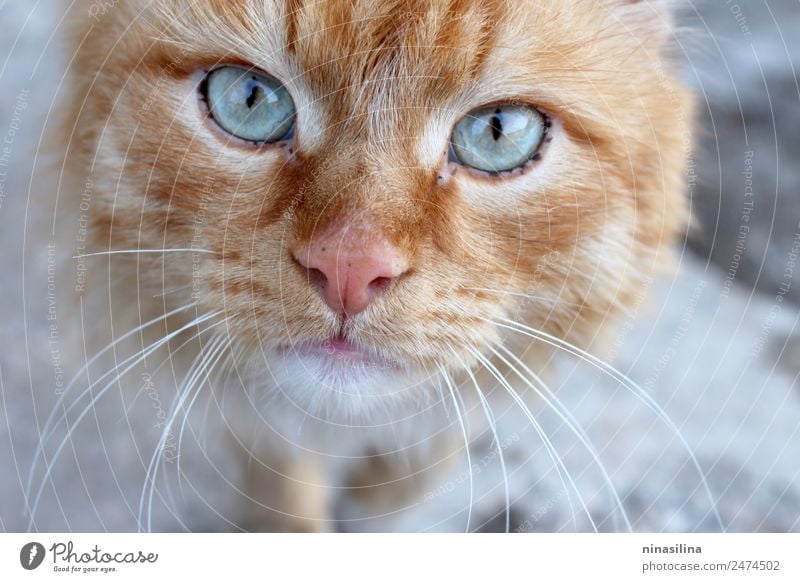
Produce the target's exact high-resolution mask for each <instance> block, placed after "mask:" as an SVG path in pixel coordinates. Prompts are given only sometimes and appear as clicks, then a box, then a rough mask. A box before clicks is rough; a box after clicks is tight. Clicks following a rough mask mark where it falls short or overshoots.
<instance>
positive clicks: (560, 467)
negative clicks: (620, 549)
mask: <svg viewBox="0 0 800 582" xmlns="http://www.w3.org/2000/svg"><path fill="white" fill-rule="evenodd" d="M470 351H471V352H472V353H473V355H475V357H476V358H478V360H479V361H480V362H481V363H482V364H483V365H484V366H485V367H486V369H487V370H489V372H490V373H491V374H492V375H493V376H494V377H495V378H497V380H498V381H499V382H500V384H501V386H503V388H505V390H506V392H508V394H509V396H511V398H512V399H513V400H514V401H515V402H516V403H517V405H518V406H519V407H520V409H521V410H522V412H523V413H524V414H525V416H526V417H527V418H528V421H529V422H530V423H531V425H533V428H534V430H536V433H537V434H538V435H539V438H541V439H542V443H544V446H545V449H546V450H547V452H548V454H549V455H550V458H551V459H552V460H553V463H554V464H555V466H556V471H557V472H558V476H559V479H560V480H561V485H562V487H564V490H565V492H566V493H567V500H568V501H569V503H570V507H571V508H572V501H571V497H570V495H569V488H568V487H567V484H566V483H565V482H564V475H565V476H566V478H567V480H568V481H569V483H570V486H571V487H572V490H573V491H574V492H575V495H577V497H578V500H579V501H580V502H581V506H582V507H583V511H584V512H585V513H586V517H587V518H588V519H589V522H590V523H591V525H592V529H593V530H594V531H595V533H597V525H596V524H595V523H594V519H593V518H592V514H591V512H590V511H589V508H588V507H587V506H586V503H585V501H584V500H583V497H582V496H581V494H580V490H579V489H578V487H577V485H576V484H575V481H574V480H573V479H572V476H571V475H570V473H569V471H568V470H567V467H566V466H565V465H564V461H563V460H562V459H561V456H560V455H559V454H558V451H557V450H556V449H555V447H554V446H553V444H552V443H551V442H550V439H549V438H547V435H546V434H545V432H544V430H543V429H542V427H541V426H540V425H539V423H538V422H537V421H536V418H535V417H534V416H533V413H531V411H530V409H529V408H528V405H527V404H525V401H524V400H523V399H522V398H521V397H520V395H519V394H517V393H516V391H515V390H514V389H513V388H512V387H511V385H510V384H509V383H508V380H506V379H505V378H504V377H503V375H502V374H501V373H500V371H499V370H498V369H497V368H496V367H495V366H494V365H493V364H492V363H491V362H490V361H489V360H488V358H486V357H485V356H484V355H483V354H482V353H481V352H480V351H479V350H477V349H475V348H470ZM562 471H563V475H562ZM572 513H573V524H574V526H575V529H577V527H578V524H577V518H576V517H575V510H574V509H573V510H572Z"/></svg>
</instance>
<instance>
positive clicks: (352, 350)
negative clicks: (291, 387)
mask: <svg viewBox="0 0 800 582" xmlns="http://www.w3.org/2000/svg"><path fill="white" fill-rule="evenodd" d="M278 351H279V352H280V353H282V354H284V355H291V356H294V357H296V358H299V359H300V360H316V361H321V362H325V363H332V364H333V363H336V362H338V363H341V364H343V365H353V366H357V367H360V368H367V369H368V368H373V369H393V368H394V369H400V368H405V367H406V366H405V364H404V363H403V362H400V361H398V360H396V359H392V358H390V357H388V356H386V355H384V354H381V353H379V352H378V351H376V350H374V349H371V348H367V347H364V346H361V345H359V344H357V343H355V342H353V341H351V340H349V339H347V338H346V337H345V336H344V335H342V334H338V335H336V336H334V337H331V338H329V339H326V340H324V341H308V342H302V343H299V344H294V345H291V346H288V345H287V346H283V347H281V348H279V350H278Z"/></svg>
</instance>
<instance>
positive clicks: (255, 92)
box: [245, 85, 263, 109]
mask: <svg viewBox="0 0 800 582" xmlns="http://www.w3.org/2000/svg"><path fill="white" fill-rule="evenodd" d="M262 93H263V91H262V90H261V87H259V86H258V85H255V86H254V87H253V89H252V90H251V91H250V95H249V96H248V97H247V101H245V103H247V106H248V107H249V108H251V109H252V108H253V104H254V103H255V102H256V99H258V98H259V97H260V96H261V94H262Z"/></svg>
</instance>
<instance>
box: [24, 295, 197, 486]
mask: <svg viewBox="0 0 800 582" xmlns="http://www.w3.org/2000/svg"><path fill="white" fill-rule="evenodd" d="M196 305H197V303H196V302H195V303H190V304H188V305H184V306H182V307H178V308H177V309H173V310H172V311H170V312H168V313H165V314H163V315H160V316H158V317H156V318H153V319H151V320H150V321H147V322H145V323H143V324H141V325H139V326H137V327H136V328H134V329H132V330H130V331H129V332H127V333H125V334H123V335H122V336H120V337H119V338H117V339H116V340H114V341H113V342H111V343H110V344H109V345H107V346H106V347H105V348H103V349H102V350H100V351H99V352H97V353H96V354H95V355H94V356H92V358H91V359H90V360H88V361H87V362H86V363H85V364H84V365H83V366H81V369H80V370H78V372H77V373H76V374H75V376H73V378H72V380H70V381H69V383H68V384H67V385H66V387H65V388H64V390H63V392H62V394H61V396H60V397H59V399H58V402H56V405H55V406H54V407H53V410H52V412H51V413H50V415H49V416H48V417H47V420H46V421H45V424H44V426H43V427H42V430H41V431H40V432H39V441H40V446H39V447H37V448H36V452H35V453H34V457H33V460H32V461H31V469H30V473H29V475H28V482H27V484H26V486H25V498H26V499H29V498H30V492H31V487H32V486H33V477H34V475H35V473H36V467H37V466H38V463H39V457H40V456H44V455H46V451H45V450H44V443H45V441H46V440H47V439H48V438H49V433H50V430H51V428H52V427H51V424H52V423H53V421H54V420H55V418H56V414H57V413H58V411H59V408H61V409H63V408H64V407H63V405H62V403H63V401H64V399H65V398H66V397H67V393H68V392H69V391H70V390H71V389H72V387H73V386H74V385H75V383H76V382H77V381H78V378H79V377H81V376H82V374H83V372H84V371H87V372H88V370H89V368H90V366H91V365H92V364H93V363H94V362H96V361H97V360H98V359H99V358H100V357H102V355H103V354H105V353H106V352H108V350H110V349H112V348H114V346H116V345H117V344H118V343H119V342H121V341H123V340H125V339H127V338H129V337H131V336H132V335H134V334H136V333H138V332H140V331H142V330H143V329H145V328H147V327H149V326H151V325H153V324H156V323H158V322H160V321H164V320H165V319H168V318H169V317H172V316H173V315H175V314H177V313H180V312H182V311H186V310H187V309H191V308H192V307H194V306H196ZM80 311H81V314H83V298H81V301H80ZM81 319H83V318H81ZM81 397H82V396H80V397H79V399H80V398H81ZM66 414H67V411H66V410H62V415H66ZM45 463H47V459H46V458H45Z"/></svg>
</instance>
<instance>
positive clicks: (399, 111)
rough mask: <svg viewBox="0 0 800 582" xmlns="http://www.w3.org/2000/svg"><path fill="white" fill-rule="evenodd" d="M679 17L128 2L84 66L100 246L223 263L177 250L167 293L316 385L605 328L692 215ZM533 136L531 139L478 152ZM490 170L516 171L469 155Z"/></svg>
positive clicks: (298, 1) (549, 6)
mask: <svg viewBox="0 0 800 582" xmlns="http://www.w3.org/2000/svg"><path fill="white" fill-rule="evenodd" d="M140 4H141V5H140ZM140 10H141V13H140ZM661 18H662V15H661V14H660V13H659V12H658V11H655V10H654V9H653V8H652V7H650V6H649V5H647V4H645V3H636V2H628V1H623V0H608V1H607V2H598V1H596V0H582V1H575V0H572V1H569V2H566V1H555V0H550V1H516V2H507V1H505V0H503V1H497V2H494V1H491V2H486V1H485V0H484V1H477V0H476V1H474V2H471V1H466V0H455V1H442V2H421V1H413V0H404V1H397V2H374V1H372V0H370V1H366V0H365V1H353V0H346V1H345V0H316V1H311V0H308V1H302V0H293V1H292V0H287V1H282V0H280V1H271V0H240V1H235V2H222V1H211V0H189V1H186V2H179V1H167V0H155V1H153V2H141V3H138V2H128V3H120V4H117V5H115V6H114V7H112V8H110V9H108V10H107V12H106V14H104V15H103V16H102V17H99V16H98V18H97V20H98V22H97V23H94V21H93V20H92V23H94V27H93V29H92V31H91V32H90V36H89V40H88V41H86V42H85V43H84V45H83V47H82V49H81V54H80V57H79V61H78V62H79V65H78V68H77V70H78V71H79V72H81V74H82V75H84V77H85V78H84V82H85V84H86V85H87V87H88V85H89V84H90V83H91V87H90V88H88V92H89V97H88V101H87V103H86V104H85V105H84V109H83V114H82V117H81V120H80V122H79V123H80V130H82V131H83V132H84V134H83V135H84V142H85V143H87V144H89V146H90V148H89V153H90V156H91V157H92V159H93V164H94V166H93V171H92V179H93V182H94V184H95V190H96V192H97V194H96V197H97V199H98V200H99V201H102V202H103V204H96V205H95V206H94V208H93V213H94V218H95V227H96V229H97V232H98V233H100V235H101V236H100V238H99V240H101V241H102V242H103V243H104V244H110V246H111V248H142V249H160V248H189V247H193V248H199V249H204V250H205V251H210V253H202V254H199V255H192V254H191V253H189V254H181V253H171V254H166V255H164V257H163V261H164V263H165V271H164V274H165V277H166V279H165V281H166V283H165V286H166V287H169V288H172V287H180V284H181V282H182V283H183V284H190V289H191V291H189V290H187V291H185V295H186V297H182V299H185V300H186V302H188V301H189V297H188V295H189V293H193V295H194V297H195V298H196V299H197V300H198V301H199V303H200V309H201V310H203V311H213V310H224V312H225V313H224V314H225V316H227V317H228V318H229V319H228V322H227V324H226V325H225V326H221V327H220V328H219V329H220V331H223V330H224V333H231V334H233V335H235V336H236V337H237V339H239V340H240V341H241V342H242V343H244V344H246V345H247V346H248V349H250V350H251V351H252V353H253V354H254V355H255V356H256V357H257V358H258V359H260V360H261V361H262V363H263V365H264V366H265V369H266V368H269V369H270V370H271V371H273V372H274V371H275V370H279V369H280V368H281V367H287V370H289V371H288V372H287V373H286V374H284V375H282V376H281V377H282V378H283V379H284V380H286V378H289V377H299V376H302V375H304V374H305V376H307V379H308V380H309V382H310V385H314V386H324V385H325V384H326V383H330V384H336V385H341V386H345V385H347V386H351V387H352V386H354V385H355V386H356V388H355V389H356V391H359V390H361V391H366V392H369V391H372V390H376V389H378V387H379V386H386V385H387V380H390V379H391V378H393V377H394V376H396V375H403V376H405V375H407V374H409V373H410V374H411V375H412V376H415V375H422V376H424V375H425V374H428V373H431V374H433V373H437V372H438V369H439V368H438V366H439V365H444V366H445V367H447V368H452V367H453V366H454V365H457V362H458V358H461V360H463V362H465V363H469V362H472V361H473V360H474V358H473V357H472V353H471V352H470V351H469V348H470V347H478V348H482V347H484V346H486V345H487V344H489V343H492V342H496V341H497V340H498V339H499V338H500V337H501V336H502V335H503V333H502V331H503V330H502V328H500V327H498V326H497V325H495V324H494V323H492V321H497V320H499V319H500V318H504V317H507V318H510V319H514V320H518V321H524V322H526V323H528V324H530V325H533V326H535V327H538V328H541V329H543V330H545V331H548V332H551V333H556V334H559V335H561V336H566V335H569V336H570V337H573V338H575V337H581V335H584V336H590V335H591V333H592V331H593V330H594V329H595V328H596V325H597V322H598V321H599V320H600V319H602V318H604V317H606V316H607V314H608V313H609V312H610V311H613V310H615V309H616V306H617V305H618V304H619V303H621V302H622V303H624V302H625V301H627V300H629V299H630V297H631V295H632V293H633V292H634V291H635V290H634V287H635V286H636V284H637V281H639V280H640V278H641V276H642V274H646V273H648V272H649V271H650V270H651V269H652V267H653V263H654V261H655V255H654V251H656V250H657V249H658V248H660V247H661V246H662V245H663V244H664V243H665V242H667V241H668V240H669V239H670V237H671V235H672V232H673V231H674V229H675V227H676V225H677V224H679V221H680V219H681V214H682V204H681V201H680V198H681V185H680V181H681V175H682V168H683V161H684V157H685V155H686V146H687V143H686V128H687V126H688V124H689V122H690V119H689V112H688V110H687V109H686V108H685V95H684V93H683V90H682V89H681V88H680V86H679V85H677V84H676V83H675V82H674V81H673V80H671V78H670V76H669V75H668V74H665V70H666V71H668V68H667V67H668V65H667V64H666V62H665V61H664V60H663V58H662V54H661V53H662V45H663V44H664V40H665V39H666V38H667V36H668V30H667V28H666V25H665V24H664V23H663V22H661V21H660V19H661ZM90 20H91V19H90ZM225 67H239V68H238V69H225ZM96 70H99V71H100V72H99V75H98V76H97V77H96V78H95V77H93V76H92V75H89V74H86V72H87V71H89V72H94V71H96ZM220 71H223V72H222V73H220ZM236 71H238V73H237V72H236ZM245 72H246V74H245ZM214 74H216V75H217V78H216V79H215V78H214V77H213V76H212V75H214ZM250 80H252V81H254V82H255V84H253V83H250ZM248 83H249V84H248ZM215 99H216V102H215V101H214V100H215ZM262 100H265V101H264V102H263V103H262V102H261V101H262ZM215 103H216V105H215ZM488 106H491V107H492V109H490V110H484V108H486V107H488ZM243 107H249V108H254V107H255V109H253V115H252V116H251V117H250V118H248V119H247V120H246V121H244V122H243V121H242V118H241V114H242V111H244V110H243V109H242V108H243ZM215 108H216V109H215ZM237 108H238V109H237ZM210 109H211V110H210ZM237 115H239V116H240V117H238V118H237ZM526 115H527V117H525V116H526ZM254 116H255V117H254ZM258 116H261V117H258ZM269 116H272V117H269ZM465 116H467V117H466V119H473V118H477V121H476V122H475V123H474V124H472V125H461V126H459V123H460V122H461V121H462V120H463V119H465ZM470 116H472V117H470ZM256 117H257V118H256ZM237 120H238V121H237ZM500 121H502V122H503V123H505V124H506V128H502V127H496V126H497V124H498V123H499V122H500ZM515 123H516V124H517V126H518V128H521V129H520V130H519V132H517V133H516V134H514V135H513V137H514V139H513V140H511V141H512V142H513V144H514V146H515V148H516V150H515V151H511V150H509V149H505V150H501V151H499V152H498V151H494V150H492V149H491V148H492V147H494V145H492V144H493V142H491V141H490V142H489V146H488V147H489V150H481V147H483V146H485V145H486V141H487V135H493V136H494V139H495V140H496V139H497V138H498V136H501V135H502V134H503V131H505V132H506V133H508V135H509V136H511V135H512V134H511V132H512V131H514V128H513V127H512V128H511V129H508V128H509V127H511V126H512V125H514V124H515ZM481 124H482V125H481ZM520 124H521V125H520ZM454 129H457V130H458V131H459V135H458V136H456V135H455V134H454ZM501 130H503V131H501ZM537 131H538V132H539V133H538V134H537V133H536V132H537ZM237 135H238V136H239V137H237ZM458 139H461V140H462V141H463V140H466V142H465V143H462V144H460V145H462V146H463V147H462V150H463V152H466V153H463V152H462V154H461V155H459V154H458V152H455V153H454V148H453V146H452V145H451V143H452V142H455V145H456V146H457V145H459V143H458V141H457V140H458ZM503 139H506V138H505V137H504V138H503ZM265 140H267V141H272V142H273V143H254V141H255V142H263V141H265ZM469 140H473V141H469ZM495 145H496V144H495ZM501 145H502V144H501ZM468 150H469V151H468ZM470 155H472V157H470ZM476 156H477V157H476ZM515 156H516V157H515ZM487 157H488V162H487V163H488V164H489V166H491V167H493V168H501V169H502V170H503V171H498V172H491V171H485V168H484V169H483V170H481V169H476V168H475V167H470V166H480V165H481V164H480V160H479V161H477V162H476V160H478V159H479V158H480V159H483V160H485V159H487ZM470 162H471V163H470ZM109 227H111V230H110V238H109ZM151 258H152V260H153V263H152V269H153V270H154V271H156V272H157V275H158V276H157V277H153V279H154V280H157V281H158V282H159V284H164V283H162V275H161V269H160V261H161V260H162V257H160V256H157V255H156V256H155V257H151ZM140 260H141V261H145V265H147V264H148V263H147V262H146V261H147V260H148V257H146V256H142V257H141V258H140ZM141 269H142V267H140V270H141ZM145 278H147V277H145ZM524 295H529V296H533V297H535V298H527V299H526V298H524V297H523V296H524ZM173 298H174V297H173ZM456 355H457V356H458V357H456ZM279 374H280V373H279ZM389 384H391V382H389ZM384 389H385V388H384Z"/></svg>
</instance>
